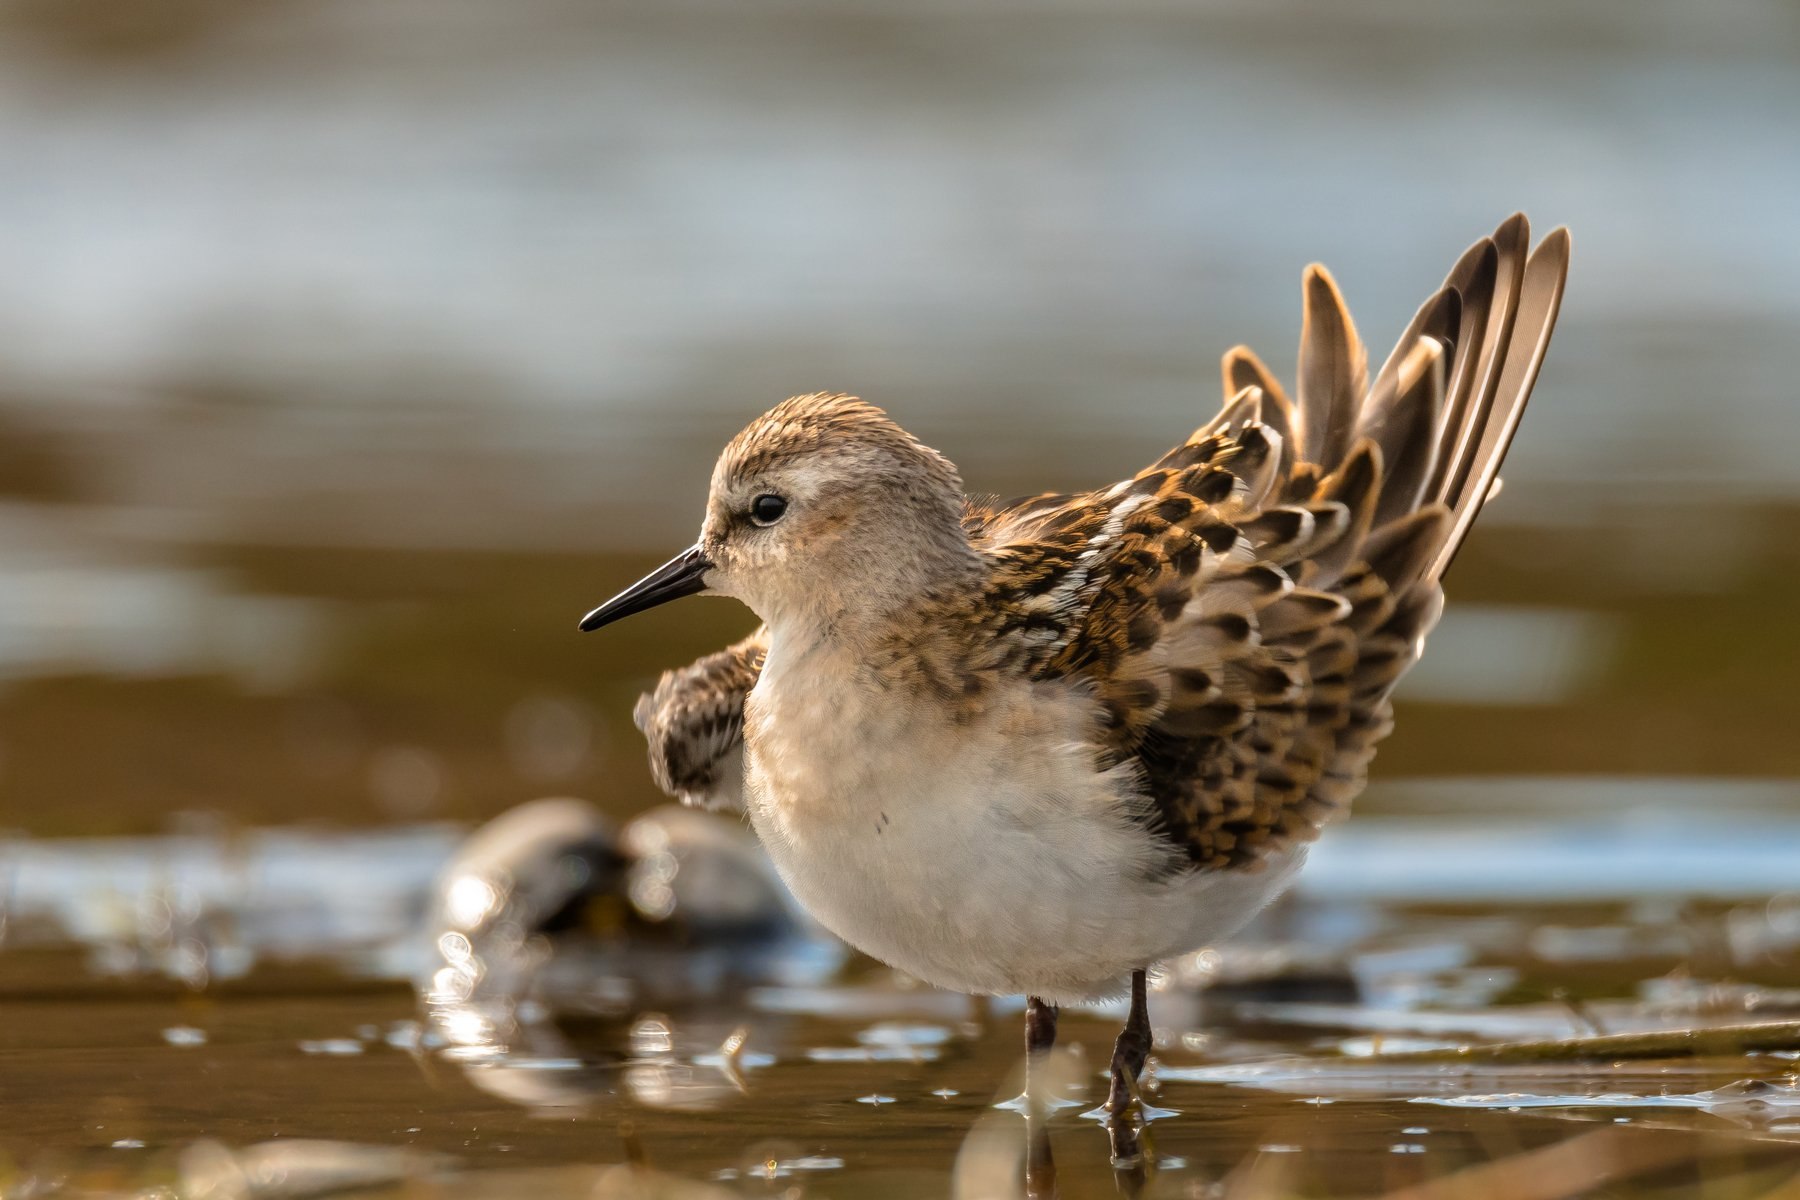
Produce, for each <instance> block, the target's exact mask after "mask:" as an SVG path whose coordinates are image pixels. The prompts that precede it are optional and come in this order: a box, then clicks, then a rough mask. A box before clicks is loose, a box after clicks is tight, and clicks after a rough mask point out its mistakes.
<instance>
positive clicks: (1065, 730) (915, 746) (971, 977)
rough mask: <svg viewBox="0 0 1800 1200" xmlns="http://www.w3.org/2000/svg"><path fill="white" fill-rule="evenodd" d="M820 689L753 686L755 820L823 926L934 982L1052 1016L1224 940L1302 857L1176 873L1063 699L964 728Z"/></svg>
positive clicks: (1065, 694)
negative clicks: (1021, 1002)
mask: <svg viewBox="0 0 1800 1200" xmlns="http://www.w3.org/2000/svg"><path fill="white" fill-rule="evenodd" d="M816 679H817V676H816V675H815V676H814V677H813V679H812V680H808V681H807V682H809V683H812V682H815V681H816ZM832 690H833V692H834V693H835V694H830V695H827V694H825V691H824V689H821V688H819V687H817V686H813V687H808V688H799V687H796V688H792V689H790V688H788V687H786V686H784V685H783V682H782V680H781V679H780V677H779V676H778V675H777V676H776V677H775V678H773V679H771V677H770V675H769V674H767V673H766V674H765V676H764V679H763V681H762V682H761V683H759V684H758V687H757V690H756V693H753V695H752V697H751V702H750V705H749V707H748V716H749V722H748V726H747V729H746V740H747V744H748V747H749V751H750V753H749V755H748V766H747V779H748V783H749V789H748V791H749V797H748V804H747V808H748V811H749V814H750V817H751V821H752V822H753V824H754V825H755V827H756V830H757V833H758V835H759V836H760V837H761V838H762V841H763V844H764V845H765V846H766V847H767V848H768V852H769V855H770V857H771V858H772V859H773V861H774V863H775V866H776V868H777V870H779V871H780V873H781V875H782V877H783V879H785V880H786V881H787V884H788V886H789V887H790V888H791V889H792V890H793V892H794V895H795V896H796V897H797V898H798V899H799V900H800V902H801V903H802V904H803V905H805V906H806V908H807V909H808V910H809V911H810V912H812V914H813V915H814V916H815V917H817V918H818V920H819V921H820V922H821V923H822V924H824V925H825V926H826V927H827V928H828V929H831V930H832V931H833V932H835V933H836V934H838V935H839V936H840V937H842V938H843V939H844V940H845V941H847V942H849V943H850V944H851V945H853V946H855V947H857V948H858V949H859V950H862V951H863V952H864V953H866V954H869V955H871V956H873V957H875V958H878V959H880V960H881V961H883V962H885V963H888V964H889V965H891V966H894V967H897V968H899V969H900V970H903V971H905V972H907V973H908V974H911V975H914V976H916V977H917V978H920V979H922V980H924V981H926V982H928V983H932V984H936V985H938V986H940V987H946V988H952V989H955V990H957V991H964V992H974V993H989V994H1010V993H1020V992H1024V993H1029V994H1032V995H1037V996H1041V997H1043V998H1045V999H1047V1000H1052V1001H1073V1000H1078V999H1084V998H1088V997H1092V996H1096V995H1103V994H1109V993H1112V992H1116V991H1118V990H1119V989H1120V988H1121V987H1122V986H1123V985H1124V983H1125V980H1126V977H1127V976H1128V974H1129V973H1130V972H1131V971H1132V970H1135V969H1138V968H1141V967H1147V966H1149V965H1151V964H1152V963H1154V962H1156V961H1158V960H1160V959H1164V958H1167V957H1170V956H1171V955H1175V954H1179V953H1182V952H1183V951H1187V950H1192V949H1195V948H1197V947H1199V946H1203V945H1205V944H1206V943H1208V942H1210V941H1213V940H1216V939H1218V938H1221V937H1225V936H1227V935H1229V934H1231V933H1232V932H1234V931H1235V930H1236V929H1237V928H1239V927H1240V926H1241V925H1242V924H1243V923H1244V922H1245V921H1246V920H1248V919H1249V918H1250V916H1252V915H1253V914H1254V913H1255V912H1256V911H1257V910H1258V909H1260V908H1261V907H1262V906H1263V905H1264V904H1266V903H1267V902H1268V901H1269V900H1270V899H1272V898H1273V897H1274V896H1275V895H1276V894H1278V893H1279V891H1280V890H1281V888H1282V887H1283V886H1285V885H1286V883H1287V881H1288V880H1289V879H1290V878H1291V877H1292V875H1293V872H1294V871H1295V870H1296V869H1297V868H1298V867H1299V865H1300V861H1301V858H1302V857H1303V854H1302V853H1295V854H1293V855H1291V856H1290V857H1289V858H1288V859H1287V860H1285V861H1280V862H1271V863H1269V864H1267V865H1266V866H1265V868H1264V869H1263V870H1260V871H1257V872H1254V873H1247V872H1230V873H1219V872H1212V873H1204V874H1196V873H1194V872H1191V871H1187V870H1181V869H1172V867H1173V866H1174V864H1173V863H1172V862H1171V854H1170V852H1169V850H1168V849H1167V848H1166V845H1165V844H1164V843H1162V842H1161V841H1160V839H1158V838H1156V837H1155V836H1154V835H1153V834H1151V833H1150V832H1149V831H1148V830H1147V829H1146V827H1145V826H1144V824H1143V823H1142V821H1141V820H1139V819H1138V818H1136V817H1135V816H1134V815H1133V813H1132V808H1133V806H1134V804H1135V803H1136V801H1135V799H1134V793H1133V790H1132V782H1131V779H1130V777H1129V775H1128V774H1126V773H1124V772H1122V771H1115V772H1111V773H1108V774H1100V773H1097V772H1096V771H1095V770H1094V769H1093V764H1092V756H1091V751H1090V750H1088V749H1087V748H1086V747H1085V746H1083V745H1082V735H1083V734H1084V733H1085V732H1086V728H1087V724H1086V723H1087V721H1088V719H1089V713H1088V710H1087V704H1086V702H1085V701H1084V700H1082V699H1081V698H1080V697H1079V696H1078V695H1076V694H1075V693H1073V692H1070V691H1067V690H1063V689H1054V688H1041V689H1037V690H1027V689H1024V688H1021V689H1020V692H1019V694H1018V695H1017V697H1015V698H1014V702H1013V703H1012V704H1011V705H1010V706H1008V707H1007V709H1006V710H1005V711H995V710H990V711H989V712H988V713H986V714H984V716H983V717H982V718H981V719H979V720H978V721H976V722H974V723H971V724H969V725H961V726H958V725H953V724H950V723H949V722H947V721H942V720H941V718H939V720H938V723H936V724H933V723H932V722H933V719H934V717H936V714H935V711H934V712H933V713H931V714H924V715H922V714H920V713H918V712H908V711H904V710H899V711H896V710H891V709H888V710H884V709H883V708H882V707H881V702H882V701H883V700H885V699H886V697H884V696H883V695H881V694H879V693H874V692H864V691H861V690H859V689H857V688H855V687H853V686H846V687H844V688H841V689H832Z"/></svg>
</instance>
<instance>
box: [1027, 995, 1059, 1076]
mask: <svg viewBox="0 0 1800 1200" xmlns="http://www.w3.org/2000/svg"><path fill="white" fill-rule="evenodd" d="M1054 1045H1056V1005H1054V1004H1045V1003H1044V1002H1043V1001H1042V1000H1039V999H1038V998H1037V997H1036V996H1027V997H1025V1055H1026V1061H1027V1062H1029V1061H1030V1060H1031V1059H1034V1058H1037V1057H1039V1056H1040V1055H1044V1054H1048V1053H1049V1052H1050V1048H1051V1047H1052V1046H1054Z"/></svg>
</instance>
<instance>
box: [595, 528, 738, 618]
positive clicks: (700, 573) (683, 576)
mask: <svg viewBox="0 0 1800 1200" xmlns="http://www.w3.org/2000/svg"><path fill="white" fill-rule="evenodd" d="M710 570H712V560H710V559H708V558H707V557H706V555H705V554H704V553H702V552H701V550H700V547H698V546H695V547H693V548H692V549H690V550H685V551H683V552H682V553H680V554H677V555H676V556H675V557H674V558H671V559H670V560H669V561H668V562H666V563H664V564H663V565H662V566H660V567H658V568H656V570H654V571H652V572H650V573H649V574H648V575H646V576H644V577H643V578H642V579H640V580H638V581H637V582H636V583H634V584H632V585H631V586H630V587H628V588H626V589H625V590H624V591H622V592H620V593H619V594H618V595H616V596H614V597H613V598H612V599H611V600H608V601H607V602H606V603H605V604H602V605H601V606H600V607H599V608H596V609H595V610H594V611H593V612H591V613H589V614H588V615H587V616H585V617H583V618H581V631H582V632H583V633H591V632H593V631H594V630H596V629H598V628H600V627H601V626H602V625H611V624H612V623H613V622H614V621H617V620H618V619H619V618H620V617H629V616H630V615H631V614H632V613H641V612H643V611H644V610H645V609H647V608H655V607H656V606H657V605H659V604H666V603H667V602H669V601H670V600H679V599H681V598H682V597H683V596H692V595H695V594H697V593H699V592H704V591H705V590H706V573H707V572H708V571H710Z"/></svg>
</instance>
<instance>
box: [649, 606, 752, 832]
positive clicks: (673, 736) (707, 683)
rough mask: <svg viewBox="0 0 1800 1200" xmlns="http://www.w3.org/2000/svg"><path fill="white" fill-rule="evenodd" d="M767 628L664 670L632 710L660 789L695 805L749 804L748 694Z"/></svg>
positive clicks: (725, 807)
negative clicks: (746, 753) (746, 751)
mask: <svg viewBox="0 0 1800 1200" xmlns="http://www.w3.org/2000/svg"><path fill="white" fill-rule="evenodd" d="M768 652H769V642H768V630H767V629H766V628H761V627H759V628H758V629H757V630H756V632H755V633H752V634H751V635H750V636H749V637H747V638H745V639H744V640H743V641H741V642H737V643H735V644H733V645H731V646H727V647H726V648H725V649H723V650H721V651H719V652H718V653H717V654H709V655H707V656H706V657H705V658H702V659H700V660H698V661H697V662H693V663H690V664H689V665H688V666H685V667H681V668H678V669H677V670H673V671H664V672H663V675H662V678H661V679H660V680H658V681H657V684H656V689H655V690H654V691H652V692H650V693H648V694H646V695H644V696H641V697H639V698H638V702H637V709H636V710H635V712H634V713H633V714H632V715H633V718H634V719H635V720H636V722H637V727H638V728H639V729H640V730H642V731H643V733H644V740H645V741H646V742H648V743H649V747H650V772H651V774H652V775H654V776H655V777H656V786H657V787H660V788H661V789H662V790H663V791H665V792H667V793H668V794H669V795H671V796H674V797H675V798H676V799H678V800H680V801H681V802H682V803H683V804H690V805H693V806H694V807H696V808H706V809H712V810H714V811H722V810H742V809H743V807H744V697H745V696H747V695H749V694H750V689H751V688H753V687H755V686H756V679H757V676H758V675H760V674H761V673H762V667H763V660H764V658H766V657H767V656H768Z"/></svg>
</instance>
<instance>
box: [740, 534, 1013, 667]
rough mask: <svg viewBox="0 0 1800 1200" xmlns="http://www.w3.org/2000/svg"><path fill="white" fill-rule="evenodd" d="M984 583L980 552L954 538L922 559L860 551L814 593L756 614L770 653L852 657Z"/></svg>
mask: <svg viewBox="0 0 1800 1200" xmlns="http://www.w3.org/2000/svg"><path fill="white" fill-rule="evenodd" d="M959 533H960V531H959ZM985 578H986V566H985V564H984V562H983V560H982V558H981V556H980V554H978V553H977V552H976V550H975V549H974V548H973V547H972V546H970V545H969V543H968V541H967V540H966V539H964V538H961V537H959V538H958V539H957V541H956V543H954V544H946V545H943V546H939V547H934V548H933V549H932V550H931V551H929V552H926V553H919V552H917V551H915V552H913V553H908V554H905V555H897V554H896V555H883V554H881V553H879V552H869V553H866V554H865V555H863V556H861V557H860V558H859V560H858V561H856V562H850V563H845V564H844V565H843V570H842V571H840V572H836V573H833V574H832V575H830V576H829V577H828V578H827V579H826V580H824V581H822V582H821V583H820V585H819V586H818V587H816V588H812V589H809V590H808V591H806V592H805V593H802V594H798V595H795V596H793V597H791V598H788V599H787V602H786V603H783V604H781V605H779V606H778V607H777V608H776V609H775V610H774V611H770V612H766V613H759V614H758V615H759V616H761V617H762V618H763V620H764V621H765V622H766V623H767V624H768V626H769V629H770V632H771V634H772V635H773V645H774V647H785V648H786V649H787V651H788V653H790V654H799V653H814V652H820V651H827V652H837V653H843V654H847V655H849V656H851V657H853V658H855V657H860V656H864V655H866V654H867V653H868V652H869V651H870V650H872V649H873V648H874V647H876V646H879V645H883V644H887V643H890V642H891V641H892V640H893V634H894V632H895V630H896V629H897V628H903V627H905V626H907V625H910V624H912V623H915V622H917V621H919V620H920V619H922V614H924V613H927V612H932V611H939V610H941V609H942V608H943V607H944V601H945V600H946V599H947V598H950V597H954V596H957V595H960V594H963V593H972V592H975V591H978V590H979V589H980V587H981V585H982V583H983V581H984V580H985ZM773 652H775V651H774V649H773V648H772V653H773Z"/></svg>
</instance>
